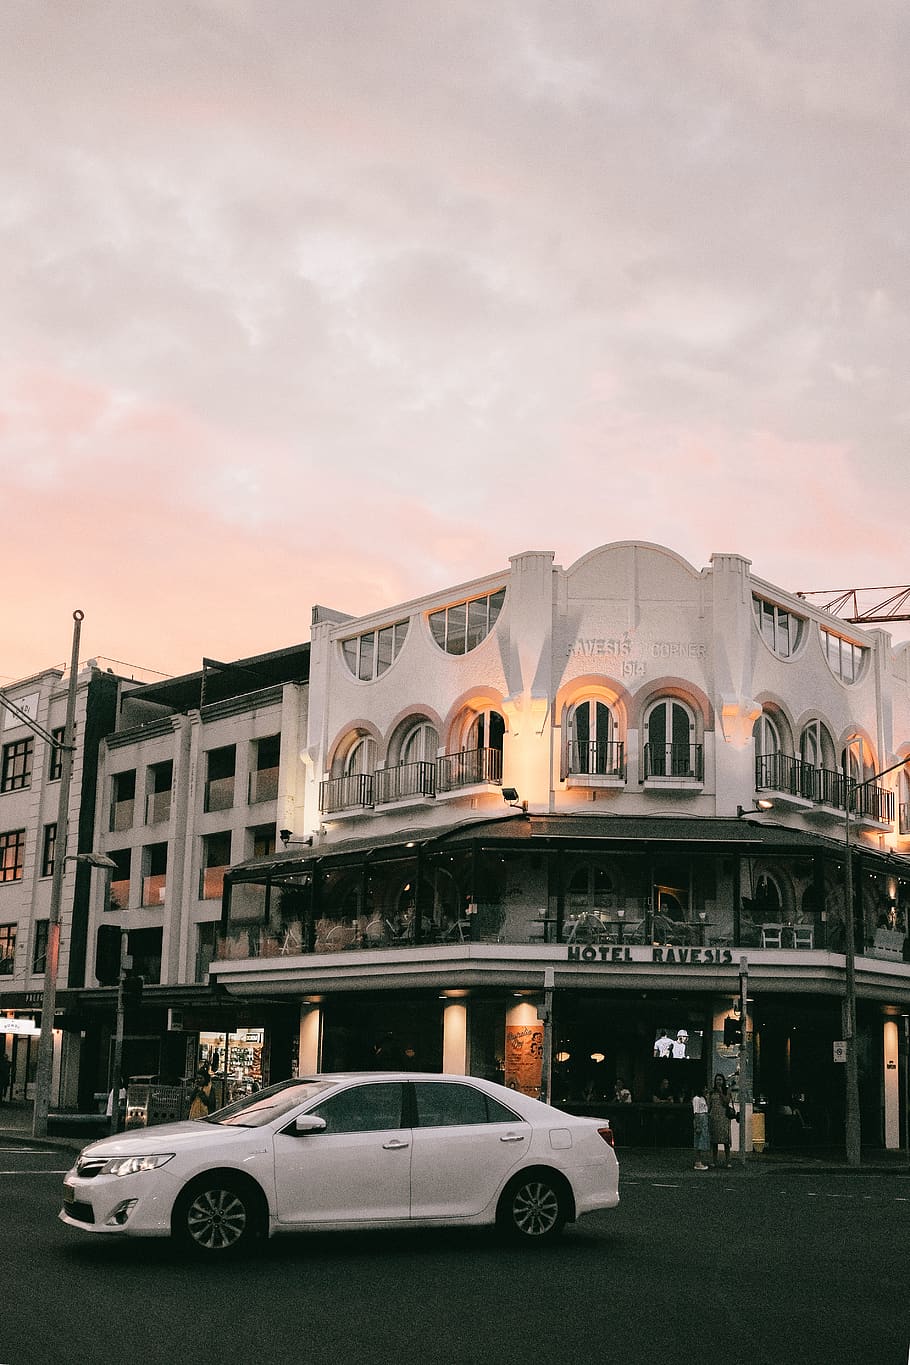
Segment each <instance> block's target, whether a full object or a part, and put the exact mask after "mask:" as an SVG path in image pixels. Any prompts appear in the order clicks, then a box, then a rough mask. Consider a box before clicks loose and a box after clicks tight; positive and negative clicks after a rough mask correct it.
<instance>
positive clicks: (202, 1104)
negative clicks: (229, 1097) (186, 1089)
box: [190, 1066, 218, 1119]
mask: <svg viewBox="0 0 910 1365" xmlns="http://www.w3.org/2000/svg"><path fill="white" fill-rule="evenodd" d="M217 1104H218V1101H217V1099H216V1098H215V1087H214V1085H213V1084H212V1078H211V1076H210V1074H209V1069H208V1067H207V1066H201V1067H200V1068H199V1070H198V1071H197V1072H196V1084H195V1085H194V1086H193V1093H192V1094H191V1095H190V1118H191V1119H207V1118H208V1116H209V1114H211V1112H212V1110H213V1109H215V1108H216V1107H217Z"/></svg>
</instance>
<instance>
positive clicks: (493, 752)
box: [436, 749, 502, 792]
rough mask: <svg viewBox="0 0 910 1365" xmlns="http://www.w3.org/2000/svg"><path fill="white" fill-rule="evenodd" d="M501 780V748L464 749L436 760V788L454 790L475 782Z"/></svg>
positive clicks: (495, 781) (497, 781)
mask: <svg viewBox="0 0 910 1365" xmlns="http://www.w3.org/2000/svg"><path fill="white" fill-rule="evenodd" d="M501 781H502V750H501V749H466V750H464V752H462V753H458V754H443V755H442V757H441V758H437V760H436V790H437V791H441V792H446V791H454V790H455V789H457V788H458V787H472V786H474V785H475V784H476V783H480V782H489V783H500V782H501Z"/></svg>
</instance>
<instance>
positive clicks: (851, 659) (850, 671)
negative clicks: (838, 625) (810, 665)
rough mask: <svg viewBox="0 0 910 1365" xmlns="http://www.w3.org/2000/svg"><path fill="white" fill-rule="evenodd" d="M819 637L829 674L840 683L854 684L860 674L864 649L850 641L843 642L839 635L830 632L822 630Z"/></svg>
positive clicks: (864, 653)
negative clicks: (833, 675) (832, 674)
mask: <svg viewBox="0 0 910 1365" xmlns="http://www.w3.org/2000/svg"><path fill="white" fill-rule="evenodd" d="M821 635H822V648H823V649H824V651H825V658H826V659H827V660H828V667H829V668H830V669H831V672H832V673H834V674H835V676H836V677H838V678H840V679H841V681H842V682H845V683H853V682H856V680H857V678H858V677H859V675H860V673H861V672H862V667H863V660H864V658H865V655H866V650H865V648H864V647H863V646H862V645H855V644H854V643H853V641H852V640H845V639H844V638H843V636H841V635H835V634H834V633H833V632H832V631H830V630H823V631H822V633H821Z"/></svg>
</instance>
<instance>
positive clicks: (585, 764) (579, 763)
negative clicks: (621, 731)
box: [568, 739, 626, 778]
mask: <svg viewBox="0 0 910 1365" xmlns="http://www.w3.org/2000/svg"><path fill="white" fill-rule="evenodd" d="M568 763H569V767H568V775H569V776H570V777H587V776H591V777H619V778H625V775H626V766H625V745H624V744H623V742H622V740H620V739H610V740H606V739H591V740H585V741H584V742H579V741H577V740H573V741H572V742H571V743H570V744H569V752H568Z"/></svg>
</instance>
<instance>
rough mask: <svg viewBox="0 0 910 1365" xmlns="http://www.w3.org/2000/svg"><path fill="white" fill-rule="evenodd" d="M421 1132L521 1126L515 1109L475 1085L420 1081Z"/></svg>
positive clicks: (415, 1088)
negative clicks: (478, 1125)
mask: <svg viewBox="0 0 910 1365" xmlns="http://www.w3.org/2000/svg"><path fill="white" fill-rule="evenodd" d="M414 1095H415V1099H416V1102H417V1124H418V1127H420V1128H452V1127H455V1126H456V1125H458V1124H469V1123H470V1124H474V1123H520V1122H522V1120H521V1119H518V1118H516V1116H515V1114H513V1113H512V1111H511V1109H507V1108H506V1106H505V1105H504V1104H500V1103H499V1101H498V1100H496V1099H494V1098H493V1096H492V1095H486V1094H484V1092H483V1091H482V1090H477V1089H475V1087H474V1086H473V1085H460V1084H457V1083H454V1082H451V1081H418V1082H417V1084H416V1085H415V1086H414Z"/></svg>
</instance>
